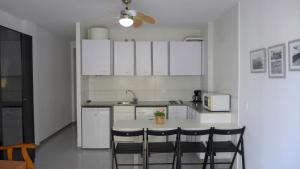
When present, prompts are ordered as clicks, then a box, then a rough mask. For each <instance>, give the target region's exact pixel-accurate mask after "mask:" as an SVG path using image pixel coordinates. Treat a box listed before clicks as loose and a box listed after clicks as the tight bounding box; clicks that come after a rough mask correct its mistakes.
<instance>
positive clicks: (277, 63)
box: [268, 44, 286, 78]
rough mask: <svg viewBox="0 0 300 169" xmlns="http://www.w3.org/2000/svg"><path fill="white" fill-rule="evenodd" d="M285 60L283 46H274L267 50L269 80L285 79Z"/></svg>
mask: <svg viewBox="0 0 300 169" xmlns="http://www.w3.org/2000/svg"><path fill="white" fill-rule="evenodd" d="M285 60H286V54H285V44H279V45H274V46H271V47H269V48H268V65H269V77H270V78H285V74H286V70H285V69H286V66H285V65H286V63H285Z"/></svg>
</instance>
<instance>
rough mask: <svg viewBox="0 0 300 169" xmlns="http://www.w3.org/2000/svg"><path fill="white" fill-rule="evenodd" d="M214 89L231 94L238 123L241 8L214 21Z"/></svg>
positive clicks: (236, 8)
mask: <svg viewBox="0 0 300 169" xmlns="http://www.w3.org/2000/svg"><path fill="white" fill-rule="evenodd" d="M212 24H213V28H212V29H213V31H212V32H213V44H212V45H213V47H212V48H213V59H212V65H213V70H212V78H213V80H212V81H213V87H212V88H213V91H216V92H221V93H227V94H230V95H231V112H232V118H233V119H232V121H233V122H236V123H237V114H238V79H239V69H238V68H239V65H238V63H239V30H238V27H239V8H238V5H236V6H235V7H234V8H232V9H231V10H229V11H228V12H226V13H225V14H223V15H222V16H221V17H219V18H218V19H216V20H215V21H214V22H213V23H212Z"/></svg>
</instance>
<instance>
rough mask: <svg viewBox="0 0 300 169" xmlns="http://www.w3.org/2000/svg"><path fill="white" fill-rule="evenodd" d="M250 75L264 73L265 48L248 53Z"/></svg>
mask: <svg viewBox="0 0 300 169" xmlns="http://www.w3.org/2000/svg"><path fill="white" fill-rule="evenodd" d="M250 67H251V73H265V72H266V48H262V49H257V50H253V51H250Z"/></svg>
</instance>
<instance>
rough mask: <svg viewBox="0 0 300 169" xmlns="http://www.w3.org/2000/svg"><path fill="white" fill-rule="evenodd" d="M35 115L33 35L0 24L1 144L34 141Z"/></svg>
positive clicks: (33, 154)
mask: <svg viewBox="0 0 300 169" xmlns="http://www.w3.org/2000/svg"><path fill="white" fill-rule="evenodd" d="M33 115H34V113H33V75H32V37H31V36H29V35H25V34H22V33H20V32H17V31H14V30H11V29H8V28H5V27H2V26H0V145H13V144H21V143H34V117H33ZM29 153H30V156H31V157H32V159H34V156H35V153H34V151H30V152H29ZM5 158H6V157H5V155H4V153H3V152H1V153H0V159H5ZM14 159H15V160H22V158H21V153H20V151H19V150H17V151H15V152H14Z"/></svg>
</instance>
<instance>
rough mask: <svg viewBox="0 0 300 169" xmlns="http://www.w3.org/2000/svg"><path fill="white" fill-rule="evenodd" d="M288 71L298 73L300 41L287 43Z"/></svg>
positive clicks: (299, 69) (299, 68)
mask: <svg viewBox="0 0 300 169" xmlns="http://www.w3.org/2000/svg"><path fill="white" fill-rule="evenodd" d="M289 69H290V71H296V70H298V71H300V39H297V40H293V41H290V42H289Z"/></svg>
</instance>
